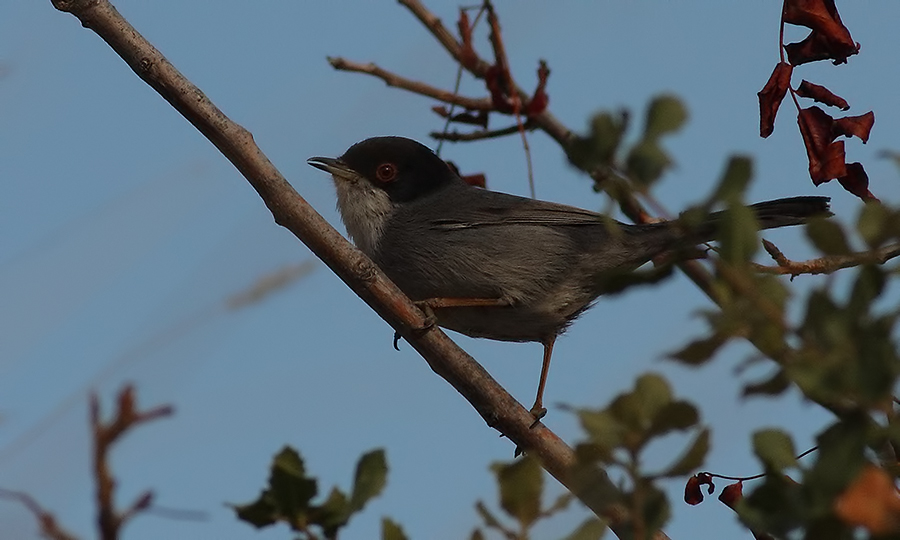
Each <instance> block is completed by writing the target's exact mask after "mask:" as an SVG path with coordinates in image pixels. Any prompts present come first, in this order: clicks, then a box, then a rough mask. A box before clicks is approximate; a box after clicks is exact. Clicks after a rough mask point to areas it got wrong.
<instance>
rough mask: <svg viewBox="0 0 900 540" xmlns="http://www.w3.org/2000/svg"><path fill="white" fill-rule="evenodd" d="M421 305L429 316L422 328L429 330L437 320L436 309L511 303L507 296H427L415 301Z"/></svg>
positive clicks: (498, 305)
mask: <svg viewBox="0 0 900 540" xmlns="http://www.w3.org/2000/svg"><path fill="white" fill-rule="evenodd" d="M413 303H414V304H415V305H417V306H418V307H419V309H421V310H422V311H423V312H424V313H425V316H426V317H427V318H428V321H427V324H426V325H425V327H424V328H423V329H422V330H423V331H424V330H428V329H429V328H431V327H432V326H434V324H435V322H437V317H435V316H434V310H435V309H443V308H455V307H502V306H508V305H509V304H510V302H509V300H507V299H506V298H443V297H438V298H426V299H425V300H418V301H416V302H413Z"/></svg>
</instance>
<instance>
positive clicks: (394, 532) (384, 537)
mask: <svg viewBox="0 0 900 540" xmlns="http://www.w3.org/2000/svg"><path fill="white" fill-rule="evenodd" d="M381 540H408V538H407V536H406V534H404V532H403V529H402V528H401V527H400V525H399V524H398V523H395V522H394V521H393V520H391V519H390V518H382V519H381Z"/></svg>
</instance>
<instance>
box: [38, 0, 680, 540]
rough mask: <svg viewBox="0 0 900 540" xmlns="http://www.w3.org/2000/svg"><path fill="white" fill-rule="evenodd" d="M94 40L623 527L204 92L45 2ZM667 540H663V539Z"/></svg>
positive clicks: (616, 510) (102, 6) (99, 18)
mask: <svg viewBox="0 0 900 540" xmlns="http://www.w3.org/2000/svg"><path fill="white" fill-rule="evenodd" d="M52 1H53V5H54V6H55V7H56V8H57V9H59V10H61V11H67V12H69V13H71V14H72V15H74V16H75V17H77V18H78V19H79V21H80V22H81V24H82V25H83V26H85V27H86V28H89V29H91V30H93V31H94V32H96V33H97V35H99V36H100V37H101V38H102V39H103V40H104V41H106V43H108V44H109V46H110V47H112V49H113V50H114V51H115V52H116V53H117V54H118V55H119V56H120V57H121V58H122V59H123V60H124V61H125V62H126V63H127V64H128V66H129V67H131V69H132V70H134V72H135V73H136V74H137V75H138V76H139V77H140V78H141V79H143V80H144V81H145V82H146V83H147V84H149V85H150V86H151V87H152V88H153V89H154V90H156V91H157V92H158V93H159V94H160V96H162V97H163V99H165V100H166V101H168V102H169V103H170V104H171V105H172V106H173V107H174V108H175V109H176V110H177V111H178V112H180V113H181V114H182V115H183V116H184V117H185V118H186V119H187V120H188V121H189V122H190V123H191V124H193V125H194V126H195V127H196V128H197V129H198V130H199V131H200V132H201V133H203V135H204V136H206V137H207V138H208V139H209V140H210V142H212V143H213V144H214V145H215V146H216V148H218V149H219V151H220V152H222V154H223V155H224V156H225V157H226V158H227V159H228V160H229V161H231V163H232V164H233V165H234V166H235V167H236V168H237V169H238V171H240V173H241V174H242V175H244V177H245V178H246V179H247V181H248V182H249V183H250V184H251V186H253V188H254V189H255V190H256V191H257V193H258V194H259V196H260V197H261V198H262V199H263V201H264V202H265V204H266V206H267V207H268V208H269V210H270V211H271V212H272V215H273V217H274V219H275V222H276V223H278V224H279V225H282V226H284V227H285V228H287V229H288V230H290V231H291V232H292V233H293V234H294V235H295V236H297V238H299V239H300V240H301V241H302V242H303V243H304V244H306V245H307V246H308V247H309V248H310V250H312V251H313V253H315V254H316V255H317V256H318V257H319V258H320V259H322V260H323V261H324V262H325V264H327V265H328V266H329V268H331V269H332V270H333V271H334V272H335V273H336V274H337V275H338V276H339V277H340V278H341V279H342V280H343V281H344V282H345V283H346V284H347V285H348V286H350V288H351V289H353V291H354V292H356V293H357V294H358V295H359V296H360V297H361V298H362V299H363V300H364V301H365V302H366V303H367V304H368V305H369V306H370V307H371V308H372V309H374V310H375V311H376V312H377V313H378V314H379V315H380V316H381V317H382V318H383V319H384V320H385V321H387V322H388V324H390V325H391V326H392V327H393V328H395V329H396V330H397V331H398V332H399V333H400V334H401V335H402V336H403V337H404V338H405V339H406V340H407V341H408V342H409V343H410V344H411V345H412V346H413V347H414V348H415V349H416V350H417V351H418V352H419V353H420V354H421V355H422V357H423V358H424V359H425V360H426V361H427V362H428V364H429V366H430V367H431V369H432V370H434V371H435V373H437V374H438V375H440V376H441V377H443V378H444V379H445V380H447V381H448V382H449V383H450V384H451V385H452V386H453V387H454V388H455V389H456V390H457V391H459V392H460V394H462V395H463V397H465V398H466V400H468V401H469V403H471V404H472V406H473V407H474V408H475V410H476V411H478V413H479V414H480V415H481V416H482V418H484V420H485V421H486V422H487V424H488V425H489V426H491V427H494V428H495V429H497V430H498V431H500V432H501V433H503V434H504V435H506V436H507V437H508V438H509V439H510V440H512V441H513V442H514V443H516V444H517V445H518V446H519V447H520V448H524V449H526V450H527V451H529V452H532V453H534V454H535V455H537V456H538V457H539V458H540V460H541V461H542V463H543V464H544V467H545V468H546V469H547V471H548V472H550V474H552V475H553V476H554V477H556V478H557V479H558V480H559V481H560V482H561V483H563V484H564V485H565V486H566V487H567V488H568V489H569V490H570V491H572V492H573V493H575V494H576V495H577V496H578V497H579V498H580V499H581V500H582V501H583V502H584V503H585V504H586V505H587V506H588V507H589V508H591V509H592V510H593V511H594V512H595V513H596V514H597V515H599V516H603V517H605V518H606V519H608V520H609V521H610V522H611V523H612V524H613V527H615V526H616V524H619V525H623V524H626V523H627V520H628V514H627V511H626V510H625V509H624V507H623V506H622V505H621V504H620V502H619V501H620V499H621V492H620V491H619V490H618V488H616V487H615V485H614V484H613V483H612V482H611V481H610V480H609V478H608V477H607V475H606V473H605V472H604V471H602V470H599V469H593V470H588V471H585V470H580V471H578V474H575V473H574V472H573V469H574V465H575V464H576V461H577V460H576V457H575V454H574V452H573V451H572V449H571V448H570V447H569V446H568V445H566V443H565V442H563V441H562V440H561V439H560V438H559V437H557V436H556V435H555V434H554V433H553V432H552V431H550V430H549V429H547V428H546V427H545V426H543V425H538V426H537V427H536V428H534V429H530V426H531V424H532V421H533V418H532V416H531V414H530V413H529V412H528V411H527V410H526V409H525V408H524V407H523V406H522V405H521V404H520V403H518V402H517V401H516V400H515V399H514V398H513V397H512V396H511V395H510V394H509V393H508V392H507V391H506V390H505V389H504V388H503V387H501V386H500V385H499V384H497V382H496V381H495V380H494V379H493V378H492V377H491V376H490V375H489V374H488V373H487V371H485V370H484V368H483V367H481V365H480V364H478V362H476V361H475V360H474V359H473V358H472V357H471V356H469V355H468V354H466V352H465V351H463V350H462V349H461V348H460V347H459V346H457V345H456V344H455V343H454V342H453V341H451V340H450V339H449V338H448V337H447V336H446V335H445V334H444V333H443V332H441V331H440V330H439V329H438V328H437V327H435V326H432V325H429V324H428V321H427V320H426V318H425V316H424V315H423V313H422V312H421V311H420V310H419V309H418V308H416V306H415V305H413V303H412V302H411V301H410V300H409V299H408V298H407V297H406V296H405V295H404V294H403V293H402V292H401V291H400V290H399V289H398V288H397V286H396V285H394V284H393V283H392V282H390V281H389V280H388V279H387V277H385V276H384V274H382V273H381V271H380V270H379V269H378V267H377V266H375V264H374V263H372V261H370V260H369V259H368V258H367V257H366V256H365V255H363V254H362V253H361V252H360V251H359V250H357V249H356V248H354V247H353V246H351V245H350V244H349V243H348V242H347V241H346V240H345V239H344V237H343V236H341V235H340V234H339V233H338V232H337V231H336V230H334V228H332V227H331V226H330V225H329V224H328V222H327V221H325V219H324V218H322V216H320V215H319V214H318V213H316V212H315V210H313V208H312V207H311V206H310V205H309V204H308V203H307V202H306V200H304V199H303V198H302V197H301V196H300V195H299V194H298V193H297V192H296V191H295V190H294V189H293V187H291V185H290V184H289V183H288V182H287V180H286V179H285V178H284V177H283V176H282V175H281V173H280V172H279V171H278V170H277V169H276V168H275V166H274V165H273V164H272V163H271V162H270V161H269V159H268V158H267V157H266V156H265V154H264V153H263V152H262V150H261V149H260V148H259V147H258V146H256V144H255V142H254V141H253V136H252V135H251V134H250V133H249V132H248V131H247V130H246V129H244V128H243V127H241V126H240V125H238V124H236V123H234V122H233V121H232V120H231V119H229V118H228V117H227V116H225V114H224V113H223V112H222V111H221V110H219V109H218V108H217V107H216V106H215V105H214V104H213V103H212V102H211V101H210V100H209V98H207V97H206V95H205V94H203V92H202V91H201V90H200V89H199V88H197V87H196V86H195V85H194V84H192V83H191V82H190V81H188V80H187V79H186V78H185V77H184V76H183V75H182V74H181V73H180V72H178V70H177V69H175V67H174V66H173V65H172V64H171V63H170V62H169V61H168V60H167V59H166V58H165V57H164V56H163V55H162V54H161V53H160V52H159V51H158V50H157V49H156V48H155V47H153V45H152V44H150V42H148V41H147V40H146V39H145V38H144V37H143V36H141V34H140V33H138V31H137V30H136V29H135V28H134V27H132V26H131V25H130V24H129V23H128V21H126V20H125V19H124V18H123V17H122V16H121V14H119V12H118V11H117V10H116V9H115V8H114V7H113V6H112V5H111V4H110V3H109V2H108V1H107V0H52ZM663 537H664V536H663Z"/></svg>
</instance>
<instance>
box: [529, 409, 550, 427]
mask: <svg viewBox="0 0 900 540" xmlns="http://www.w3.org/2000/svg"><path fill="white" fill-rule="evenodd" d="M531 416H532V417H534V422H532V423H531V426H530V427H529V428H528V429H534V428H536V427H537V425H538V424H540V423H541V419H542V418H543V417H545V416H547V409H545V408H544V407H541V406H540V405H538V404H537V403H535V404H534V406H533V407H532V408H531Z"/></svg>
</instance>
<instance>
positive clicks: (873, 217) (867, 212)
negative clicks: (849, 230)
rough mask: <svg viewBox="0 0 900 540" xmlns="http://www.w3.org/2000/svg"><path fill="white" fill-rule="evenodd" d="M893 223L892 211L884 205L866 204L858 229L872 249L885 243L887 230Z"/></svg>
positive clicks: (861, 213) (860, 214)
mask: <svg viewBox="0 0 900 540" xmlns="http://www.w3.org/2000/svg"><path fill="white" fill-rule="evenodd" d="M891 221H893V220H892V215H891V211H890V210H888V209H887V207H885V206H884V205H883V204H880V203H870V204H865V205H863V208H862V210H861V211H860V213H859V219H858V220H857V222H856V229H857V230H858V231H859V234H860V236H862V237H863V240H865V241H866V244H868V246H869V247H870V248H877V247H880V246H881V244H882V243H884V241H885V239H886V236H887V234H886V230H887V229H888V224H889V223H890V222H891Z"/></svg>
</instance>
